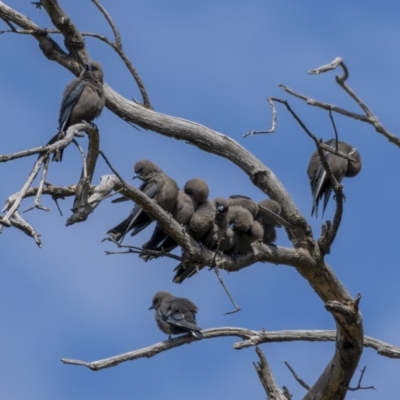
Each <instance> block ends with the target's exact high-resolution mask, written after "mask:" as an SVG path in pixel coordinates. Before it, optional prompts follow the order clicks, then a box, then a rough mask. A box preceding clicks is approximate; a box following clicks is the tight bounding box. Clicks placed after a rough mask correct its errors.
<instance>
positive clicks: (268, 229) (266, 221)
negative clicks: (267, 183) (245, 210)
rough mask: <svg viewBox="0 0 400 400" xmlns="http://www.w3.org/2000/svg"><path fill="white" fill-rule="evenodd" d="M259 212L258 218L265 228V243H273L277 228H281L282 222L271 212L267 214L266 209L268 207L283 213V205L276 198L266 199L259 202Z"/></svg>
mask: <svg viewBox="0 0 400 400" xmlns="http://www.w3.org/2000/svg"><path fill="white" fill-rule="evenodd" d="M258 206H259V208H258V213H257V216H256V220H257V221H258V222H259V223H260V224H261V225H262V227H263V229H264V236H263V242H264V243H265V244H271V243H273V242H275V240H276V229H275V228H280V227H281V224H280V223H279V222H277V221H276V219H275V218H272V217H271V216H270V214H267V213H266V212H265V211H264V209H268V210H269V211H272V212H273V213H275V214H277V215H279V214H280V213H281V206H280V205H279V203H278V202H277V201H275V200H271V199H265V200H262V201H260V202H259V203H258Z"/></svg>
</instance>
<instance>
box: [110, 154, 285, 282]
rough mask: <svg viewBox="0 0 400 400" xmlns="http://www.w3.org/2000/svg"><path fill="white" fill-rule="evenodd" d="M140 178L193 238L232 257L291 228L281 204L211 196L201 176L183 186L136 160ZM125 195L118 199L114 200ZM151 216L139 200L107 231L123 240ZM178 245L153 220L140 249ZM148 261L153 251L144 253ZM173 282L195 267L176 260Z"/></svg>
mask: <svg viewBox="0 0 400 400" xmlns="http://www.w3.org/2000/svg"><path fill="white" fill-rule="evenodd" d="M134 170H135V173H136V176H135V177H138V178H139V179H141V180H142V181H143V184H142V185H141V186H140V188H139V189H140V190H141V191H143V193H145V194H146V195H147V196H148V197H150V198H151V199H153V200H154V201H155V202H156V203H157V204H158V205H159V206H160V207H161V208H163V209H164V210H165V211H167V212H169V213H171V215H172V217H173V218H174V219H175V220H176V221H177V222H179V223H180V224H181V225H183V226H184V228H185V229H186V231H187V232H188V233H189V235H190V236H192V237H193V238H194V239H195V240H197V241H198V242H200V243H201V244H202V245H204V246H205V247H207V248H208V249H210V250H212V251H216V250H218V251H221V252H223V253H230V254H232V255H233V256H237V255H241V254H246V253H247V252H249V251H251V244H252V243H253V242H255V241H260V242H264V243H266V244H269V245H270V244H273V242H274V241H275V240H276V230H275V228H277V227H281V226H282V225H283V226H285V227H291V226H290V224H289V223H288V222H286V221H285V220H284V219H283V218H282V217H280V216H279V214H280V212H281V207H280V206H279V204H278V203H277V202H276V201H274V200H271V199H266V200H263V201H262V202H260V203H258V204H257V203H256V202H254V201H253V200H251V199H250V198H249V197H246V196H240V195H233V196H231V197H230V198H228V199H225V198H221V197H218V198H216V199H215V200H209V198H208V196H209V188H208V185H207V183H206V182H205V181H204V180H203V179H201V178H194V179H190V180H189V181H187V182H186V184H185V185H184V188H183V189H182V190H179V189H178V186H177V184H176V182H175V181H174V180H173V179H172V178H170V177H169V176H167V175H166V174H165V173H164V172H163V171H162V170H161V169H160V168H159V167H158V166H157V165H156V164H154V163H153V162H152V161H150V160H140V161H138V162H137V163H136V164H135V165H134ZM122 200H126V198H119V199H116V200H114V201H113V202H119V201H122ZM152 221H153V219H152V218H151V217H150V216H149V215H147V214H146V213H145V212H144V211H143V210H142V209H141V208H140V207H139V206H138V205H135V207H134V208H133V210H132V211H131V213H130V214H129V216H128V217H127V218H126V219H125V220H123V221H122V222H121V223H119V224H118V225H116V226H115V227H114V228H112V229H110V230H109V231H108V232H107V233H108V235H110V237H111V238H112V239H113V240H115V241H121V240H122V239H123V238H124V236H125V235H126V234H127V233H128V232H129V231H131V230H132V232H131V236H134V235H136V234H137V233H139V232H140V231H142V230H143V229H144V228H146V227H147V226H148V225H149V224H150V223H151V222H152ZM177 246H178V244H177V243H176V242H175V241H174V240H173V239H172V238H171V237H170V236H168V234H167V233H166V232H165V231H164V229H163V228H162V227H161V225H159V224H156V226H155V228H154V231H153V234H152V235H151V237H150V239H149V240H148V241H147V242H146V243H144V244H143V246H142V248H143V249H144V250H156V251H158V252H164V253H165V252H170V251H172V250H173V249H175V248H176V247H177ZM140 257H141V258H143V259H144V260H146V261H148V260H150V259H152V258H156V257H157V255H149V254H146V253H143V254H142V255H141V256H140ZM175 270H176V275H175V277H174V282H176V283H181V282H182V281H183V280H184V279H185V278H186V277H189V276H192V275H193V274H194V272H196V269H195V267H194V266H185V265H183V264H179V265H178V266H177V267H176V268H175Z"/></svg>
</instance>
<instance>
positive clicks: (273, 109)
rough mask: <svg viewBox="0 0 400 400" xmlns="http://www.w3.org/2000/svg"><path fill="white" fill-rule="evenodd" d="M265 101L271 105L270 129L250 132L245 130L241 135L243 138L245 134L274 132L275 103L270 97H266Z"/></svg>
mask: <svg viewBox="0 0 400 400" xmlns="http://www.w3.org/2000/svg"><path fill="white" fill-rule="evenodd" d="M267 101H268V103H269V105H270V106H271V109H272V126H271V129H270V130H269V131H250V132H247V133H245V134H244V135H243V137H244V138H245V137H247V136H252V135H258V134H263V133H274V132H275V129H276V116H277V114H276V108H275V104H274V102H273V101H272V98H271V97H268V99H267Z"/></svg>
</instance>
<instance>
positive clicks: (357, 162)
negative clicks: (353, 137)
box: [307, 139, 361, 216]
mask: <svg viewBox="0 0 400 400" xmlns="http://www.w3.org/2000/svg"><path fill="white" fill-rule="evenodd" d="M324 143H325V144H327V145H329V146H331V147H333V148H336V139H330V140H327V141H326V142H324ZM337 149H338V150H339V151H341V152H342V153H344V154H347V155H348V156H350V157H351V158H352V159H353V160H354V161H351V160H347V159H346V158H343V157H340V156H337V155H335V154H332V153H331V152H329V151H326V150H324V154H325V157H326V160H327V162H328V164H329V166H330V167H331V169H332V172H333V175H334V176H335V178H336V179H337V181H338V182H339V183H340V182H341V181H342V180H343V178H344V177H348V178H351V177H353V176H356V175H357V174H358V173H359V172H360V170H361V156H360V153H359V152H358V151H357V149H356V148H354V147H353V146H352V145H350V144H348V143H345V142H342V141H338V142H337ZM307 174H308V178H309V179H310V185H311V193H312V196H313V205H312V210H311V216H313V215H314V213H315V216H318V205H319V202H320V200H321V199H322V197H323V198H324V204H323V210H322V215H324V212H325V209H326V206H327V204H328V201H329V197H330V195H331V193H332V190H333V186H332V182H331V180H330V179H329V177H328V175H327V173H326V171H325V169H324V166H323V165H322V162H321V159H320V157H319V154H318V151H315V152H314V153H313V154H312V155H311V158H310V162H309V164H308V169H307Z"/></svg>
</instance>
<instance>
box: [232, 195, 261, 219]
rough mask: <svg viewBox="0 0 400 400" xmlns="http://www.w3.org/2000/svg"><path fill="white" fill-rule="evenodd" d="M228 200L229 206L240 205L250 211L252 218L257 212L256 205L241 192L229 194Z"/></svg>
mask: <svg viewBox="0 0 400 400" xmlns="http://www.w3.org/2000/svg"><path fill="white" fill-rule="evenodd" d="M228 201H229V205H230V206H240V207H243V208H245V209H246V210H248V211H250V214H251V215H252V216H253V218H255V217H256V215H257V213H258V205H257V203H256V202H255V201H253V200H252V199H251V198H250V197H247V196H244V195H241V194H233V195H232V196H229V199H228Z"/></svg>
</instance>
